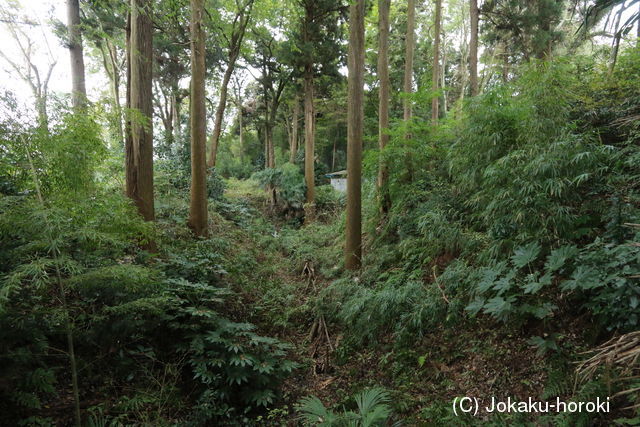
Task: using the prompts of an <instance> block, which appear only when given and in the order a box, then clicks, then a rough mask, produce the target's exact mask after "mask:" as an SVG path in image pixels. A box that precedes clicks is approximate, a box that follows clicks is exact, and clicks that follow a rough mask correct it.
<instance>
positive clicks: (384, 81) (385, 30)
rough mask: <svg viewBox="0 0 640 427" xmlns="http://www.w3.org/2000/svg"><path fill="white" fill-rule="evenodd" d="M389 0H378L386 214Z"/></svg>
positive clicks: (381, 182) (381, 177)
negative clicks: (385, 159) (385, 158)
mask: <svg viewBox="0 0 640 427" xmlns="http://www.w3.org/2000/svg"><path fill="white" fill-rule="evenodd" d="M390 8H391V0H378V80H380V93H379V97H378V146H379V148H380V161H379V166H378V181H377V182H378V196H379V198H380V199H379V201H380V211H381V212H382V213H383V214H386V213H387V212H388V211H389V208H390V207H391V199H390V197H389V192H388V189H387V188H386V185H387V180H388V176H389V168H388V167H387V165H386V164H385V162H384V160H383V154H382V152H383V151H384V147H386V145H387V143H388V142H389V134H388V133H387V132H388V128H389V87H390V82H389V9H390Z"/></svg>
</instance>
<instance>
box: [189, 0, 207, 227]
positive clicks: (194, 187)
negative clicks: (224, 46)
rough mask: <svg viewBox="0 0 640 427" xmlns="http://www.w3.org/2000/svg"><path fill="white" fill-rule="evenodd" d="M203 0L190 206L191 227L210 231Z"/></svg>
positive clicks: (195, 57) (195, 27)
mask: <svg viewBox="0 0 640 427" xmlns="http://www.w3.org/2000/svg"><path fill="white" fill-rule="evenodd" d="M203 19H204V0H191V103H190V104H191V117H190V120H191V205H190V208H189V223H188V224H189V227H190V228H191V229H192V230H193V232H194V233H195V235H196V236H206V235H207V234H208V229H207V228H208V227H207V224H208V218H207V181H206V179H207V163H206V137H207V135H206V133H207V123H206V109H205V71H206V69H205V44H204V41H205V35H204V22H203Z"/></svg>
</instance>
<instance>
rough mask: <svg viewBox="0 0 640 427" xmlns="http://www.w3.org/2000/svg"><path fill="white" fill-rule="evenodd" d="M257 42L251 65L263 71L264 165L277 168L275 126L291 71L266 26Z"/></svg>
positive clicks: (272, 190)
mask: <svg viewBox="0 0 640 427" xmlns="http://www.w3.org/2000/svg"><path fill="white" fill-rule="evenodd" d="M255 42H256V61H255V62H254V63H253V64H252V65H254V67H255V68H257V69H259V70H260V77H259V79H258V81H259V83H260V85H261V86H262V101H263V102H262V104H263V105H262V106H263V109H264V121H263V124H264V144H265V167H266V168H275V167H276V159H275V148H274V141H273V129H274V127H275V126H276V119H277V114H278V108H279V107H280V102H281V100H282V94H283V92H284V89H285V88H286V86H287V83H288V82H289V79H290V76H291V73H290V72H289V71H288V70H285V69H284V68H283V66H282V62H281V61H280V60H279V58H278V57H277V54H278V52H279V51H280V46H279V44H278V41H277V40H276V37H275V36H274V35H273V34H272V33H271V32H270V31H269V30H268V29H267V28H258V29H256V31H255ZM268 192H269V197H270V201H271V204H272V205H275V203H276V192H275V188H273V187H269V188H268Z"/></svg>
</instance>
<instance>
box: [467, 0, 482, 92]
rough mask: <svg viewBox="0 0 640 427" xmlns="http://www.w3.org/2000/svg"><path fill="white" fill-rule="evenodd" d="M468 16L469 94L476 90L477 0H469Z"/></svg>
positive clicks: (478, 17)
mask: <svg viewBox="0 0 640 427" xmlns="http://www.w3.org/2000/svg"><path fill="white" fill-rule="evenodd" d="M469 16H470V21H471V39H470V41H469V81H470V84H471V96H476V95H477V94H478V93H479V92H478V22H479V19H480V16H479V11H478V0H469Z"/></svg>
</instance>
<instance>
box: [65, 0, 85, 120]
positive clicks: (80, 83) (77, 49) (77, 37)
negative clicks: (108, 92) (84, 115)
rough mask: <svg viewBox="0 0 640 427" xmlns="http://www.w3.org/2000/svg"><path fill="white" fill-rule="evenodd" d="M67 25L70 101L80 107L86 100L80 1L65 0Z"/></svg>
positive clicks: (75, 106) (74, 106)
mask: <svg viewBox="0 0 640 427" xmlns="http://www.w3.org/2000/svg"><path fill="white" fill-rule="evenodd" d="M67 21H68V26H69V54H70V57H71V102H72V105H73V108H76V109H77V108H82V107H84V106H85V104H86V101H87V89H86V85H85V78H84V55H83V53H82V31H81V29H80V3H79V1H78V0H67Z"/></svg>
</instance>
